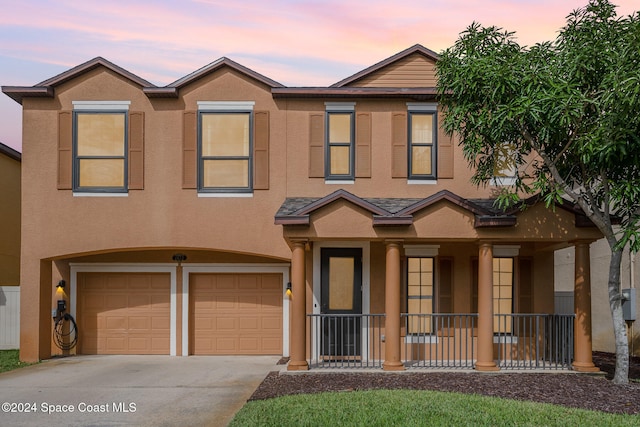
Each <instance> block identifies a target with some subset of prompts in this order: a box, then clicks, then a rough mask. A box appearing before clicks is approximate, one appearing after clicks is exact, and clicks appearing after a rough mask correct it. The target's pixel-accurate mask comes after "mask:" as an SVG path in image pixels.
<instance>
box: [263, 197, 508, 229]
mask: <svg viewBox="0 0 640 427" xmlns="http://www.w3.org/2000/svg"><path fill="white" fill-rule="evenodd" d="M337 200H345V201H348V202H350V203H352V204H354V205H356V206H359V207H361V208H363V209H365V210H367V211H369V212H370V213H371V214H372V217H373V225H410V224H412V223H413V216H414V214H415V213H417V212H419V211H421V210H422V209H425V208H426V207H428V206H431V205H433V204H435V203H438V202H440V201H448V202H450V203H453V204H455V205H457V206H459V207H461V208H463V209H465V210H467V211H469V212H470V213H472V214H473V215H474V216H475V218H476V227H487V226H512V225H515V216H514V215H513V213H512V212H505V211H501V210H499V209H497V208H494V207H493V204H494V199H480V200H468V199H464V198H462V197H460V196H458V195H456V194H454V193H452V192H450V191H447V190H442V191H439V192H438V193H436V194H433V195H431V196H429V197H427V198H424V199H417V198H360V197H358V196H356V195H354V194H351V193H349V192H348V191H346V190H342V189H340V190H337V191H335V192H333V193H331V194H329V195H327V196H325V197H289V198H287V199H285V201H284V202H283V203H282V205H281V206H280V209H278V212H277V213H276V216H275V223H276V224H282V225H300V224H303V225H304V224H309V221H310V217H309V216H310V214H312V213H313V212H315V211H317V210H318V209H320V208H322V207H324V206H327V205H329V204H331V203H333V202H335V201H337Z"/></svg>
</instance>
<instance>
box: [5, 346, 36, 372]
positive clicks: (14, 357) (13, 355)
mask: <svg viewBox="0 0 640 427" xmlns="http://www.w3.org/2000/svg"><path fill="white" fill-rule="evenodd" d="M29 365H31V363H26V362H21V361H20V350H0V372H6V371H11V370H13V369H18V368H22V367H24V366H29Z"/></svg>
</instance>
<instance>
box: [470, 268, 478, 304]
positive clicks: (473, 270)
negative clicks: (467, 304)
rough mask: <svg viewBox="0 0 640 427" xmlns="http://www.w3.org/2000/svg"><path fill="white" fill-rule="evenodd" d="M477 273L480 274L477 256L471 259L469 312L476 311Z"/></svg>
mask: <svg viewBox="0 0 640 427" xmlns="http://www.w3.org/2000/svg"><path fill="white" fill-rule="evenodd" d="M478 274H480V267H479V264H478V258H473V259H472V260H471V311H470V313H477V312H478Z"/></svg>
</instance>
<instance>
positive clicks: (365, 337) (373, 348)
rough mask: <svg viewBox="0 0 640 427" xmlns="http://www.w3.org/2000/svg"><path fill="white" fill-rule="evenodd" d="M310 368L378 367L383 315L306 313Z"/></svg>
mask: <svg viewBox="0 0 640 427" xmlns="http://www.w3.org/2000/svg"><path fill="white" fill-rule="evenodd" d="M308 317H309V320H310V322H309V329H310V330H309V337H310V340H309V343H310V351H309V354H310V359H309V367H310V368H381V367H382V332H381V331H382V324H383V321H384V317H385V315H384V314H358V315H351V314H309V315H308Z"/></svg>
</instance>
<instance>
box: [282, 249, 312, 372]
mask: <svg viewBox="0 0 640 427" xmlns="http://www.w3.org/2000/svg"><path fill="white" fill-rule="evenodd" d="M305 243H306V242H304V241H296V242H293V249H292V255H291V292H292V293H291V321H290V327H291V344H290V345H291V349H290V356H291V359H290V361H289V365H288V366H287V370H289V371H306V370H308V369H309V364H308V363H307V360H306V351H305V349H306V345H307V334H306V331H307V313H306V301H307V298H306V289H307V285H306V283H305V253H304V246H305Z"/></svg>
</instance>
